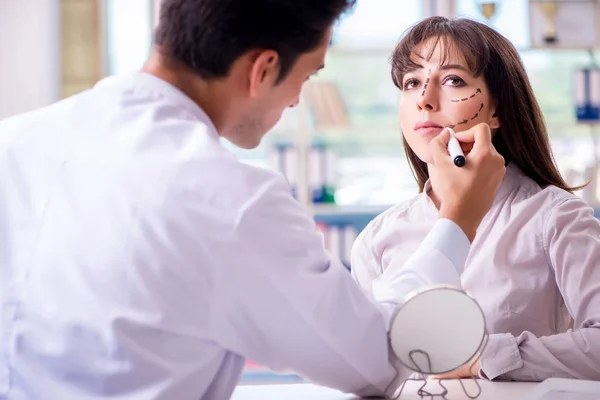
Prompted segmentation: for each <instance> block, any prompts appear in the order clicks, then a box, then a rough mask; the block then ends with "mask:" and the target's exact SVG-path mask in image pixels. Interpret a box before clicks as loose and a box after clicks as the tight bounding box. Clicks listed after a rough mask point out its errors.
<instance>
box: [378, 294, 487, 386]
mask: <svg viewBox="0 0 600 400" xmlns="http://www.w3.org/2000/svg"><path fill="white" fill-rule="evenodd" d="M392 318H393V319H392V324H391V328H390V341H391V347H392V350H393V351H394V354H395V355H396V357H398V359H399V360H400V362H402V364H404V365H405V366H406V367H407V368H409V369H411V370H413V371H416V372H421V373H424V374H430V375H432V374H435V375H437V374H444V373H446V372H450V371H453V370H455V369H456V368H458V367H460V366H462V365H464V364H465V363H467V362H469V361H470V360H471V359H472V358H473V357H474V356H475V355H476V354H477V353H478V352H479V351H480V350H481V349H482V346H483V344H484V340H485V338H486V328H485V316H484V315H483V311H482V310H481V307H479V304H477V302H476V301H475V300H474V299H472V298H471V297H469V295H467V294H466V293H465V292H464V291H462V290H460V289H457V288H454V287H446V286H436V287H433V288H429V289H426V290H422V291H419V292H417V293H415V294H413V295H412V296H411V297H409V299H408V300H407V301H406V302H405V303H404V304H402V305H401V306H400V307H399V308H398V309H397V310H396V312H395V314H394V316H393V317H392Z"/></svg>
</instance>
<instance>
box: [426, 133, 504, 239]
mask: <svg viewBox="0 0 600 400" xmlns="http://www.w3.org/2000/svg"><path fill="white" fill-rule="evenodd" d="M455 136H456V138H457V139H458V141H459V142H461V145H463V147H469V146H470V145H471V144H472V146H473V147H472V149H471V150H470V151H469V152H468V153H467V154H466V155H465V159H466V164H465V165H464V166H463V167H457V166H455V165H454V163H453V162H452V160H451V159H450V156H449V155H448V150H447V145H448V140H449V139H450V133H449V132H448V131H447V130H444V131H443V132H442V133H440V134H439V135H438V136H437V137H436V138H435V139H433V140H432V141H431V143H430V147H431V153H432V156H433V164H434V166H433V168H430V170H429V174H430V176H431V180H432V184H433V185H434V191H435V194H436V196H437V197H438V198H439V199H440V203H441V207H440V218H448V219H450V220H452V221H454V222H455V223H456V224H457V225H458V226H460V227H461V229H462V230H463V231H464V232H465V234H466V235H467V237H468V238H469V240H470V241H473V239H474V238H475V232H476V230H477V227H478V226H479V224H480V223H481V220H482V219H483V217H484V216H485V214H487V212H488V211H489V209H490V207H491V206H492V202H493V201H494V197H495V196H496V192H497V191H498V188H499V187H500V183H501V182H502V178H503V177H504V174H505V172H506V168H505V166H504V158H503V157H502V156H501V155H500V154H498V152H497V151H496V149H495V148H494V146H493V145H492V135H491V132H490V127H489V126H488V125H487V124H484V123H482V124H479V125H476V126H474V127H472V128H471V129H469V130H466V131H463V132H456V135H455Z"/></svg>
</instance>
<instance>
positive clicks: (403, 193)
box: [0, 0, 600, 382]
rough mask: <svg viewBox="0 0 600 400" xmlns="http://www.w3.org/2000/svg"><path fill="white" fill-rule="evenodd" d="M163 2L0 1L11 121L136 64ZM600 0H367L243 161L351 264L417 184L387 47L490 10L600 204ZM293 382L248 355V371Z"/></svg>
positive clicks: (588, 195) (251, 377)
mask: <svg viewBox="0 0 600 400" xmlns="http://www.w3.org/2000/svg"><path fill="white" fill-rule="evenodd" d="M159 3H160V0H0V35H1V36H2V38H3V40H2V42H0V119H1V118H4V117H8V116H11V115H14V114H17V113H20V112H24V111H28V110H32V109H35V108H38V107H41V106H44V105H47V104H50V103H52V102H54V101H56V100H59V99H61V98H64V97H67V96H70V95H72V94H74V93H77V92H80V91H82V90H85V89H87V88H90V87H91V86H93V85H94V84H95V83H96V82H97V81H98V80H99V79H101V78H102V77H104V76H107V75H115V74H125V73H130V72H134V71H136V70H138V69H139V68H140V67H141V65H142V64H143V62H144V60H145V58H146V56H147V55H148V51H149V49H150V46H151V43H152V31H153V28H154V26H155V24H156V21H157V14H158V8H159ZM599 7H600V6H599V4H598V2H597V1H595V0H564V1H547V0H497V1H489V0H358V5H357V7H356V8H355V10H354V11H353V12H352V13H350V14H348V15H346V16H344V18H342V19H341V20H340V21H339V23H338V24H337V25H336V28H335V33H334V37H333V40H332V42H331V46H330V51H329V55H328V57H327V60H326V67H325V69H324V70H323V71H321V72H320V73H319V74H318V76H316V77H315V78H313V79H312V80H311V81H310V82H309V83H308V84H307V85H306V87H305V90H304V91H303V98H302V101H301V106H300V107H298V108H295V109H290V110H288V111H286V113H285V114H284V117H283V118H282V120H281V121H280V123H279V124H278V125H277V126H276V127H275V128H274V129H273V131H272V132H271V133H270V134H269V135H267V137H266V138H265V139H264V141H263V142H262V144H261V145H260V146H259V147H258V148H257V149H254V150H240V149H237V148H235V147H233V146H232V145H230V144H229V143H225V144H226V145H227V146H228V147H229V148H231V150H232V151H233V152H235V153H236V154H237V155H238V157H239V158H240V159H241V160H242V161H243V162H246V163H250V164H253V165H257V166H261V167H264V168H273V169H276V170H278V171H281V172H282V173H283V174H284V175H285V176H286V178H287V179H288V181H289V182H290V185H291V188H292V189H293V192H294V194H295V196H296V197H297V198H298V201H300V202H301V203H302V204H303V205H304V206H305V207H306V209H307V210H308V212H310V213H312V214H313V215H314V217H315V220H316V221H317V222H318V229H319V230H320V231H321V232H323V235H324V240H325V241H326V245H327V247H328V248H329V249H330V251H331V252H332V253H333V254H335V255H339V257H340V258H341V259H342V261H343V262H344V263H345V264H346V266H347V267H348V268H350V265H349V253H350V248H351V244H352V242H353V240H354V238H355V237H356V235H357V234H358V233H359V232H360V230H361V229H362V228H363V227H364V226H365V225H366V223H368V221H370V220H371V219H372V218H373V217H374V216H375V215H377V214H379V213H380V212H382V211H383V210H385V209H386V208H387V207H389V206H390V205H392V204H395V203H398V202H401V201H403V200H405V199H407V198H409V197H411V196H413V195H415V194H416V193H417V186H416V183H415V181H414V179H413V176H412V174H411V171H410V169H409V166H408V163H407V161H406V159H405V156H404V150H403V147H402V140H401V132H400V128H399V119H398V112H397V108H398V100H399V98H400V95H401V93H400V92H399V91H398V90H397V89H396V88H395V87H394V85H393V84H392V82H391V79H390V64H389V56H390V53H391V51H392V49H393V47H394V45H395V44H396V42H397V40H398V38H399V36H400V35H401V34H402V32H403V31H405V30H406V29H407V28H409V27H410V26H411V25H412V24H414V23H416V22H417V21H418V20H420V19H421V18H424V17H427V16H431V15H444V16H464V17H469V18H473V19H477V20H480V21H483V22H485V23H487V24H489V25H491V26H493V27H494V28H496V29H497V30H499V31H500V32H501V33H502V34H504V35H505V36H506V37H508V38H509V39H510V40H511V41H512V42H513V43H514V44H515V46H516V47H517V48H518V49H519V51H520V54H521V57H522V59H523V62H524V63H525V66H526V68H527V71H528V73H529V77H530V79H531V82H532V84H533V87H534V90H535V93H536V95H537V98H538V100H539V102H540V104H541V106H542V109H543V112H544V115H545V118H546V122H547V125H548V129H549V134H550V137H551V141H552V147H553V151H554V155H555V157H556V160H557V162H558V165H559V167H560V169H561V171H562V173H563V175H564V176H565V178H566V179H567V181H568V183H570V184H572V185H576V184H581V183H584V182H587V181H589V180H591V184H590V185H589V186H588V187H587V188H586V189H585V190H583V191H581V192H578V195H579V196H581V197H583V198H584V199H585V200H586V201H587V202H588V203H589V204H591V205H592V206H594V207H597V206H599V205H600V204H599V203H600V185H598V179H596V175H597V172H598V165H599V164H598V154H599V151H598V147H599V144H598V143H599V142H598V138H600V133H597V131H598V129H597V123H598V122H599V121H598V119H599V113H598V108H599V107H600V101H599V100H598V99H599V98H600V73H599V72H598V69H597V64H596V58H597V57H598V51H597V49H598V48H600V46H599V44H600V39H599V38H600V33H599V32H598V29H600V28H598V27H599V26H600V24H598V22H599V15H600V11H599V10H600V8H599ZM285 379H290V380H294V379H296V378H295V377H293V376H286V375H277V376H275V375H272V374H270V373H269V372H268V371H264V370H263V369H262V368H260V367H259V366H255V365H253V364H249V367H248V370H247V373H246V374H245V375H244V377H243V381H247V382H255V381H264V380H267V381H270V380H285Z"/></svg>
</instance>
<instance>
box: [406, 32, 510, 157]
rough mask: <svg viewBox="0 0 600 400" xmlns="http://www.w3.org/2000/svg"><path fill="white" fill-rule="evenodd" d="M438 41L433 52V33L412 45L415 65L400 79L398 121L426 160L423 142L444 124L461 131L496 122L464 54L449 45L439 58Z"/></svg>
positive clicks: (486, 94)
mask: <svg viewBox="0 0 600 400" xmlns="http://www.w3.org/2000/svg"><path fill="white" fill-rule="evenodd" d="M443 42H444V41H441V40H440V41H439V42H438V43H437V45H436V47H435V49H433V52H432V46H434V45H435V43H436V41H435V40H434V39H431V40H429V41H425V42H423V43H421V44H420V45H419V46H417V47H416V48H415V50H414V51H413V54H412V55H411V60H412V61H413V62H415V63H416V64H418V65H419V67H418V68H417V69H415V70H413V71H408V72H407V73H406V74H405V75H404V77H403V79H402V91H403V92H402V98H401V100H400V126H401V127H402V133H403V135H404V138H405V139H406V141H407V142H408V145H409V146H410V148H411V149H412V150H413V151H414V152H415V153H416V154H417V156H418V157H419V158H420V159H421V160H422V161H424V162H426V163H431V162H432V157H431V153H430V151H429V142H430V141H431V139H433V138H434V137H436V136H437V135H439V134H440V132H441V131H442V129H443V128H444V127H446V126H450V127H452V128H453V129H454V130H455V131H463V130H466V129H469V128H471V127H472V126H474V125H477V124H479V123H481V122H485V123H487V124H489V125H490V127H491V128H497V127H498V126H499V122H498V119H497V118H496V116H495V105H494V102H493V101H492V99H491V97H490V94H489V91H488V88H487V85H486V83H485V80H484V78H483V76H479V77H474V76H473V74H472V73H471V72H470V71H469V68H468V66H467V63H466V61H465V58H464V56H462V55H460V54H458V52H452V51H451V52H448V54H450V57H446V60H444V64H443V65H441V64H440V61H441V60H443V56H444V54H445V51H446V49H445V48H444V44H443ZM429 54H431V57H430V58H429V59H427V60H426V59H425V57H427V56H428V55H429ZM453 54H454V55H453ZM507 84H508V82H507Z"/></svg>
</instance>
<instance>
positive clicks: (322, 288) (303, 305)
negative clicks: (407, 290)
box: [212, 177, 409, 395]
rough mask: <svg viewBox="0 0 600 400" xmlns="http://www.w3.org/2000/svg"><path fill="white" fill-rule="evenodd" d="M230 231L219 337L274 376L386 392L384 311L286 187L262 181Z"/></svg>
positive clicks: (216, 317) (217, 313)
mask: <svg viewBox="0 0 600 400" xmlns="http://www.w3.org/2000/svg"><path fill="white" fill-rule="evenodd" d="M233 225H234V228H233V230H232V232H231V235H230V237H228V238H222V239H221V240H223V241H225V244H226V245H227V248H226V249H224V251H225V252H226V254H225V257H224V258H223V269H224V271H225V272H224V273H223V278H219V279H217V281H218V282H217V286H218V290H216V292H217V293H218V298H219V299H220V300H219V301H218V302H217V301H216V300H215V309H214V312H213V317H212V318H213V326H214V327H215V328H216V330H217V331H218V332H220V334H219V337H218V338H215V340H218V341H219V343H220V344H221V345H222V346H223V347H225V348H228V349H229V350H230V351H232V352H234V353H237V354H240V355H242V356H243V357H245V358H246V359H249V360H251V361H253V362H256V363H258V364H260V365H263V366H267V367H269V368H272V369H273V370H275V371H293V372H294V373H297V374H299V375H301V376H303V377H305V378H307V379H309V380H311V381H313V382H315V383H317V384H321V385H324V386H328V387H333V388H336V389H339V390H341V391H344V392H351V393H355V394H358V395H381V394H383V393H384V391H385V389H386V388H387V387H388V385H389V384H390V382H392V380H393V379H394V377H395V376H396V369H395V368H394V367H393V366H392V363H391V362H390V360H389V353H388V337H387V331H386V329H385V322H384V318H383V313H382V311H381V310H380V307H379V306H378V305H377V304H376V303H375V302H373V301H371V300H369V299H368V298H367V297H366V296H365V295H364V293H363V292H362V291H361V290H360V288H359V287H358V286H357V285H356V283H355V282H354V281H353V280H352V278H351V276H350V274H349V273H348V270H347V269H346V268H345V267H344V266H343V265H342V264H341V263H340V262H338V261H337V260H332V259H330V257H329V255H328V253H327V252H326V250H325V248H324V244H323V240H322V237H321V236H320V235H319V234H318V233H317V232H316V227H315V223H314V221H313V220H312V218H310V217H309V216H308V215H307V213H306V212H305V211H304V209H303V208H302V207H301V206H300V205H299V203H298V202H297V201H296V200H295V199H294V198H293V197H292V196H291V195H290V193H289V187H288V186H287V184H286V183H285V181H283V179H281V178H280V177H278V178H277V179H272V180H271V181H270V182H269V183H268V184H265V185H263V187H261V188H260V189H259V190H258V191H257V193H256V194H255V195H254V196H253V198H251V199H250V200H249V201H248V202H247V203H246V204H245V205H244V207H243V208H242V210H241V211H240V213H239V215H238V216H237V217H236V221H234V223H233ZM215 250H218V249H215ZM218 253H219V256H221V254H222V252H221V251H219V252H218ZM215 279H216V278H215ZM217 303H218V304H217ZM401 374H405V375H406V376H408V374H409V373H408V372H406V371H401Z"/></svg>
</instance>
